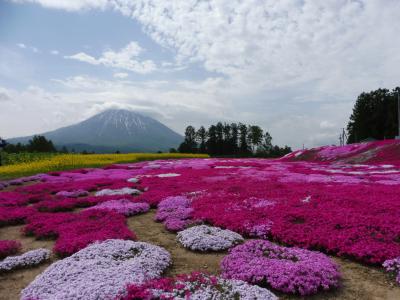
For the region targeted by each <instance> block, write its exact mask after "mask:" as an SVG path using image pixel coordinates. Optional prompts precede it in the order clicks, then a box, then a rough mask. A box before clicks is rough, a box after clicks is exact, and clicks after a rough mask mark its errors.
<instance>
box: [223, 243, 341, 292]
mask: <svg viewBox="0 0 400 300" xmlns="http://www.w3.org/2000/svg"><path fill="white" fill-rule="evenodd" d="M221 269H222V275H223V276H224V277H226V278H234V279H239V280H244V281H247V282H250V283H255V284H257V283H263V282H266V283H267V284H268V285H269V286H271V287H272V288H274V289H276V290H278V291H282V292H285V293H293V294H300V295H310V294H315V293H316V292H318V291H319V290H328V289H330V288H332V287H337V286H338V282H339V279H340V274H339V271H338V267H337V265H336V264H335V263H334V262H333V261H332V260H331V259H330V258H329V257H327V256H326V255H324V254H322V253H319V252H313V251H309V250H305V249H300V248H286V247H281V246H277V245H275V244H272V243H271V242H269V241H265V240H250V241H248V242H246V243H244V244H243V245H239V246H236V247H235V248H232V249H231V250H230V252H229V254H228V255H227V256H225V257H224V258H223V260H222V261H221Z"/></svg>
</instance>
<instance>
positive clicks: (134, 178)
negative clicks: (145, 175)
mask: <svg viewBox="0 0 400 300" xmlns="http://www.w3.org/2000/svg"><path fill="white" fill-rule="evenodd" d="M126 181H127V182H132V183H138V182H139V178H137V177H132V178H129V179H127V180H126Z"/></svg>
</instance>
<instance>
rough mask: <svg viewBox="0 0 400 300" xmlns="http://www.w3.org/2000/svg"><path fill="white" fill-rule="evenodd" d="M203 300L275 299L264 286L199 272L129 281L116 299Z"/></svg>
mask: <svg viewBox="0 0 400 300" xmlns="http://www.w3.org/2000/svg"><path fill="white" fill-rule="evenodd" d="M136 299H141V300H156V299H163V300H186V299H191V300H203V299H244V300H246V299H252V300H277V299H278V298H277V297H276V296H275V295H274V294H273V293H271V292H270V291H269V290H267V289H265V288H261V287H258V286H254V285H249V284H247V283H246V282H243V281H240V280H229V279H223V278H220V277H216V276H213V275H208V274H205V273H200V272H193V273H191V274H181V275H177V276H176V277H175V278H162V279H155V280H150V281H148V282H146V283H144V284H130V285H128V287H127V293H126V295H121V296H119V297H117V300H136Z"/></svg>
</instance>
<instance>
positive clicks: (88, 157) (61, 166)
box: [0, 153, 208, 180]
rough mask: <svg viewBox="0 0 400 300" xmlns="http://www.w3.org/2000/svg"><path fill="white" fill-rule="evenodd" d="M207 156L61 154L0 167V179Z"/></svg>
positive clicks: (204, 155)
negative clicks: (119, 164)
mask: <svg viewBox="0 0 400 300" xmlns="http://www.w3.org/2000/svg"><path fill="white" fill-rule="evenodd" d="M195 157H198V158H207V157H208V155H206V154H182V153H160V154H158V153H129V154H61V155H57V156H53V157H50V158H49V159H46V160H39V161H32V162H26V163H20V164H14V165H8V166H2V167H0V179H3V180H4V179H12V178H18V177H22V176H29V175H33V174H37V173H47V172H51V171H62V170H71V169H79V168H88V167H102V166H105V165H109V164H115V163H130V162H138V161H143V160H154V159H176V158H195Z"/></svg>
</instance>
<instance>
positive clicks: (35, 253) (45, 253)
mask: <svg viewBox="0 0 400 300" xmlns="http://www.w3.org/2000/svg"><path fill="white" fill-rule="evenodd" d="M50 254H51V251H50V250H47V249H35V250H31V251H28V252H26V253H24V254H22V255H18V256H8V257H6V258H5V259H4V260H2V261H1V262H0V272H6V271H11V270H14V269H20V268H26V267H32V266H36V265H38V264H40V263H42V262H44V261H46V260H48V259H49V258H50Z"/></svg>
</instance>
